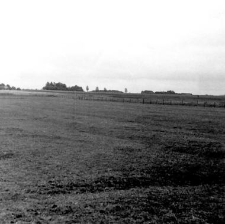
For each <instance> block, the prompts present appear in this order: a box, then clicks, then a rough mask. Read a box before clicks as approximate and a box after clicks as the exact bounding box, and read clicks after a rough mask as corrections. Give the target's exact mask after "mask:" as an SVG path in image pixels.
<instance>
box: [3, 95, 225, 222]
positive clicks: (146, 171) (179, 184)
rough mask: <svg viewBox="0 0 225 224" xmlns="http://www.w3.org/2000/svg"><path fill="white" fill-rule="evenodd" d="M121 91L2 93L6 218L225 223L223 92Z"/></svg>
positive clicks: (47, 220)
mask: <svg viewBox="0 0 225 224" xmlns="http://www.w3.org/2000/svg"><path fill="white" fill-rule="evenodd" d="M122 95H123V94H120V95H118V94H117V95H110V94H108V95H107V94H105V95H104V94H102V95H101V94H94V93H89V94H73V93H66V92H63V93H58V92H57V93H53V92H22V91H21V92H19V93H17V92H16V91H15V92H4V94H3V93H2V92H1V93H0V138H1V145H0V174H1V175H0V177H1V179H0V181H1V184H0V223H16V222H20V223H32V222H33V223H224V222H225V215H224V214H225V145H224V144H225V108H224V107H223V106H221V107H219V106H218V107H203V104H202V105H201V102H202V103H203V102H205V101H207V102H209V103H208V104H211V105H214V102H216V105H223V103H224V97H220V98H219V97H208V98H207V97H202V98H201V97H200V98H199V97H196V96H187V97H186V98H184V99H183V98H182V97H180V96H179V97H178V96H175V98H170V97H171V96H168V97H167V98H166V96H165V97H164V96H155V95H154V98H151V97H149V96H148V97H147V96H145V97H144V98H145V99H146V102H149V103H146V104H143V103H142V100H143V96H140V95H139V96H138V97H137V95H131V94H127V95H125V96H126V97H123V96H122ZM176 97H178V98H176ZM156 98H157V99H158V102H159V101H160V100H161V101H160V102H163V101H162V99H165V101H164V103H165V102H171V101H172V102H175V101H177V102H178V101H179V102H181V101H182V100H183V104H184V105H185V103H186V104H187V105H188V106H182V105H174V104H173V105H170V103H168V104H166V103H165V105H163V104H162V103H160V104H155V103H153V104H150V100H152V101H154V100H156ZM113 99H114V100H113ZM119 99H120V100H119ZM197 100H198V103H199V104H200V105H201V106H196V105H194V104H193V105H191V104H188V102H196V101H197ZM137 102H138V103H137Z"/></svg>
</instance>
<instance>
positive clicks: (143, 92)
mask: <svg viewBox="0 0 225 224" xmlns="http://www.w3.org/2000/svg"><path fill="white" fill-rule="evenodd" d="M153 93H155V94H176V93H175V92H174V91H173V90H168V91H156V92H153V91H151V90H144V91H141V94H153Z"/></svg>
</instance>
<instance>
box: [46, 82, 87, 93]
mask: <svg viewBox="0 0 225 224" xmlns="http://www.w3.org/2000/svg"><path fill="white" fill-rule="evenodd" d="M43 90H62V91H81V92H83V91H84V90H83V88H82V87H80V86H77V85H75V86H71V87H67V86H66V84H64V83H61V82H57V83H55V82H47V83H46V84H45V86H44V87H43Z"/></svg>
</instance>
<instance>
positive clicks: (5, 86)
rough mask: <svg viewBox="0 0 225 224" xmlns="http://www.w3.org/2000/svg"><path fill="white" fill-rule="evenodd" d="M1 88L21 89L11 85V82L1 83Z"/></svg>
mask: <svg viewBox="0 0 225 224" xmlns="http://www.w3.org/2000/svg"><path fill="white" fill-rule="evenodd" d="M0 90H21V89H20V88H16V87H15V86H10V85H9V84H6V85H5V84H4V83H1V84H0Z"/></svg>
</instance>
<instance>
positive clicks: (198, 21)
mask: <svg viewBox="0 0 225 224" xmlns="http://www.w3.org/2000/svg"><path fill="white" fill-rule="evenodd" d="M47 81H53V82H62V83H65V84H66V85H67V86H72V85H79V86H82V87H83V88H84V89H85V88H86V86H87V85H88V86H89V88H90V90H92V89H95V87H96V86H98V87H99V88H100V89H103V88H104V87H105V88H107V89H118V90H122V91H124V88H125V87H126V88H127V89H128V91H129V92H140V91H142V90H153V91H158V90H164V91H166V90H170V89H172V90H175V91H176V92H192V93H195V94H215V95H217V94H225V1H224V0H221V1H220V0H211V1H208V0H193V1H192V0H187V1H186V0H169V1H168V0H165V1H163V0H154V1H151V0H148V1H144V0H137V1H132V0H128V1H125V0H119V1H116V0H112V1H107V0H102V1H98V0H92V1H86V0H80V1H78V0H77V1H76V0H72V1H68V0H61V1H57V0H53V1H50V0H44V1H41V0H38V1H33V0H27V1H24V0H20V1H18V0H17V1H10V0H8V1H0V83H5V84H10V85H14V86H16V87H21V88H35V89H36V88H37V89H40V88H42V87H43V86H44V85H45V83H46V82H47Z"/></svg>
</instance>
